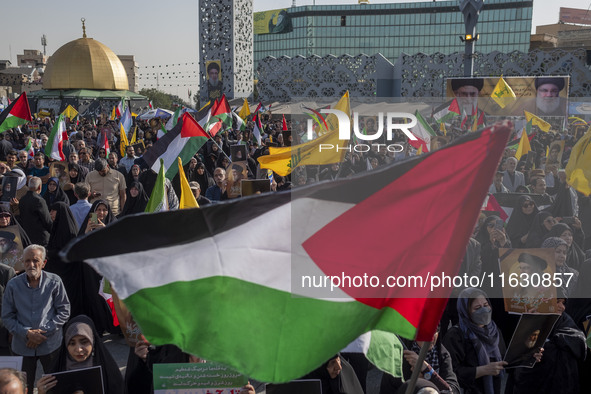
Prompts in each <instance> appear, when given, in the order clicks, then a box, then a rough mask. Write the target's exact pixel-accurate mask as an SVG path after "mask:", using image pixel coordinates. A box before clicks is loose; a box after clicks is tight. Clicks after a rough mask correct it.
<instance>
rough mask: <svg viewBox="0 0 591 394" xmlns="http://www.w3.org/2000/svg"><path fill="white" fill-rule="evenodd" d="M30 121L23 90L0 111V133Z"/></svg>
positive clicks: (29, 111) (27, 104)
mask: <svg viewBox="0 0 591 394" xmlns="http://www.w3.org/2000/svg"><path fill="white" fill-rule="evenodd" d="M30 121H31V110H30V109H29V102H28V101H27V94H26V93H25V92H23V93H22V94H21V95H20V96H18V98H17V99H16V100H14V101H13V102H12V103H10V105H9V106H8V107H6V109H5V110H4V111H2V113H0V133H2V132H4V131H6V130H8V129H12V128H13V127H16V126H20V125H23V124H25V123H27V122H30Z"/></svg>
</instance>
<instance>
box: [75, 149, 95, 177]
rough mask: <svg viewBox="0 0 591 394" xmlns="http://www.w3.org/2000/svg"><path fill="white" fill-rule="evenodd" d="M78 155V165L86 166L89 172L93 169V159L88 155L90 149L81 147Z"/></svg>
mask: <svg viewBox="0 0 591 394" xmlns="http://www.w3.org/2000/svg"><path fill="white" fill-rule="evenodd" d="M78 156H79V157H80V161H79V162H78V165H79V166H80V167H84V168H86V169H87V170H88V172H89V173H90V172H91V171H92V170H93V169H94V160H93V159H92V157H91V156H90V150H89V149H88V148H81V149H80V150H79V151H78Z"/></svg>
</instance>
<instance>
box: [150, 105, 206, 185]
mask: <svg viewBox="0 0 591 394" xmlns="http://www.w3.org/2000/svg"><path fill="white" fill-rule="evenodd" d="M203 113H207V110H201V116H204V114H203ZM199 115H200V114H199V113H198V114H197V116H199ZM205 119H206V118H205V117H204V118H202V119H201V121H200V122H197V121H196V120H195V119H194V118H193V117H192V116H191V115H190V114H189V113H188V112H185V113H184V114H183V117H182V118H181V119H180V120H179V121H178V122H177V124H176V126H174V127H173V128H172V130H170V131H169V132H168V133H166V134H164V136H162V138H160V139H159V140H158V141H156V143H155V144H154V145H153V146H152V147H151V148H150V149H148V150H147V151H146V153H144V156H142V157H143V159H144V160H145V161H146V164H147V165H148V166H149V167H150V168H151V169H152V170H154V172H158V171H159V170H160V159H162V160H163V161H164V166H165V167H166V168H167V169H168V170H167V171H166V177H167V178H168V179H170V180H172V179H173V178H174V176H175V175H176V174H177V173H178V166H177V157H180V158H181V160H182V162H183V165H186V164H187V163H188V162H189V160H191V157H193V156H194V155H195V153H197V151H198V150H199V149H200V148H201V147H202V146H203V145H204V144H205V143H206V142H207V140H208V139H209V136H208V135H207V133H206V132H205V130H203V127H202V125H201V123H204V120H205Z"/></svg>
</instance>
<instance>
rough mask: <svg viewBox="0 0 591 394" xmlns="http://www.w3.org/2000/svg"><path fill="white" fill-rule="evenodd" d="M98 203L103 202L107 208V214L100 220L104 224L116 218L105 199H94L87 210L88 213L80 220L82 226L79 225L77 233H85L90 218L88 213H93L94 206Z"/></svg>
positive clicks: (94, 210)
mask: <svg viewBox="0 0 591 394" xmlns="http://www.w3.org/2000/svg"><path fill="white" fill-rule="evenodd" d="M100 204H103V205H104V206H106V207H107V210H108V213H107V216H105V219H104V220H103V221H102V222H103V223H104V224H105V226H106V225H108V224H109V223H111V222H113V221H115V220H117V218H116V217H115V215H113V211H112V210H111V206H110V205H109V203H108V202H107V200H96V201H95V202H93V203H92V206H91V207H90V211H88V214H87V215H86V217H85V218H84V220H83V221H82V226H80V231H79V232H78V235H84V234H86V226H87V225H88V221H89V220H90V214H91V213H95V212H96V208H97V207H98V206H99V205H100Z"/></svg>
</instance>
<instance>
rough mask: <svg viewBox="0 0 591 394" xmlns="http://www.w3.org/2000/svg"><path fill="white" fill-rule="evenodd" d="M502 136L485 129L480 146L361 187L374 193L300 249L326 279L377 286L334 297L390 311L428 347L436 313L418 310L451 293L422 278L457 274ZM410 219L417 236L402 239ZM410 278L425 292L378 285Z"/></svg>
mask: <svg viewBox="0 0 591 394" xmlns="http://www.w3.org/2000/svg"><path fill="white" fill-rule="evenodd" d="M509 133H510V129H509V127H508V126H507V125H502V126H500V127H498V128H496V127H495V128H494V129H493V128H489V129H485V130H483V132H482V138H475V139H472V140H470V141H468V142H465V143H463V144H455V145H453V144H452V145H451V146H448V147H447V149H445V150H438V151H435V152H433V153H429V154H426V155H423V156H421V157H422V158H423V159H422V160H420V161H414V162H413V163H412V167H407V168H404V170H405V172H403V173H402V172H401V173H400V174H399V175H398V176H397V177H396V178H395V179H393V180H391V181H390V182H388V183H386V182H384V184H380V185H367V186H366V187H367V188H370V189H377V190H376V191H375V193H374V194H372V195H370V196H369V197H367V198H365V199H364V200H362V201H361V202H359V203H357V204H356V205H353V206H351V207H350V208H349V209H348V210H346V211H345V212H344V213H342V214H341V215H340V216H338V217H336V218H335V219H332V220H331V221H329V222H328V224H326V225H325V226H324V227H322V228H320V230H318V231H317V232H316V233H314V234H313V235H312V236H310V237H309V238H308V239H307V240H306V241H304V242H303V243H302V246H303V248H304V249H305V250H306V252H307V253H308V255H309V256H310V258H311V259H312V260H313V261H314V262H315V263H316V265H317V266H318V267H319V268H320V269H321V270H322V271H323V273H324V274H325V275H327V276H329V277H332V276H334V277H339V278H341V277H343V275H345V276H347V277H350V278H354V277H356V278H364V277H365V278H367V277H369V278H371V277H374V276H375V277H377V278H379V282H380V284H381V286H377V287H372V286H371V285H364V286H355V285H349V286H347V285H345V286H341V290H342V291H344V292H345V293H347V294H348V295H349V296H350V297H353V298H355V299H356V300H358V301H360V302H363V303H365V304H366V305H368V306H372V307H374V308H378V309H381V308H384V307H392V308H394V309H396V310H397V311H398V312H399V313H400V314H401V315H402V316H403V317H404V318H405V319H406V320H407V321H408V322H409V323H411V324H412V325H413V326H415V327H418V329H419V334H418V337H417V338H418V339H419V340H430V339H431V337H430V336H431V335H432V334H433V331H434V329H435V326H436V325H437V321H438V320H439V318H440V313H439V314H438V313H432V314H431V315H429V314H425V313H424V309H422V308H421V307H424V306H426V305H431V304H433V305H439V304H440V303H445V302H446V301H447V300H446V298H447V297H449V294H450V291H451V287H447V288H442V287H437V288H434V289H431V288H430V282H429V281H430V277H432V276H437V275H439V277H441V276H442V273H445V274H447V275H450V276H454V275H456V274H457V273H458V270H459V267H460V265H459V262H461V260H462V256H463V254H464V253H465V250H466V243H467V241H468V239H469V237H470V235H471V233H472V229H473V227H474V223H475V222H476V219H477V216H478V214H479V212H480V209H481V207H482V201H483V200H484V197H485V196H486V194H487V192H488V187H489V185H490V182H491V179H492V177H493V175H494V173H495V172H496V170H497V160H498V158H499V157H500V156H501V154H502V152H503V150H504V148H505V144H506V141H507V139H508V137H509ZM460 163H464V164H462V165H460ZM465 163H470V165H468V166H467V165H465ZM409 166H410V164H409ZM401 170H402V167H401ZM351 192H353V193H354V191H351ZM435 202H436V203H435ZM442 207H444V208H442ZM417 218H420V222H421V226H420V228H416V229H415V230H414V231H412V232H409V231H408V228H409V227H408V224H409V223H416V222H417V220H418V219H417ZM329 219H330V218H329ZM352 229H355V231H352ZM361 234H364V235H367V236H365V237H362V238H360V235H361ZM433 234H437V237H433ZM435 239H437V242H436V241H435ZM360 243H363V244H364V247H363V248H360V247H358V245H359V244H360ZM368 262H371V264H369V263H368ZM412 277H420V278H421V279H420V281H424V282H422V283H425V285H424V286H423V285H419V284H417V283H419V282H414V283H415V284H413V283H410V282H406V284H405V285H402V284H396V285H395V286H393V287H390V286H386V285H385V284H386V283H387V282H386V281H387V280H389V279H388V278H402V279H403V280H405V281H408V280H411V278H412ZM441 298H443V299H444V300H438V299H441ZM409 299H412V300H413V302H408V300H409ZM435 311H437V309H435ZM439 311H440V312H441V310H439ZM433 315H437V316H433ZM426 320H428V322H429V323H428V324H425V321H426ZM421 338H422V339H421Z"/></svg>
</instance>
